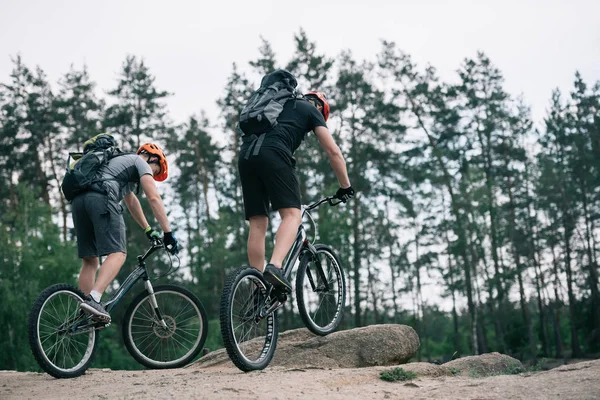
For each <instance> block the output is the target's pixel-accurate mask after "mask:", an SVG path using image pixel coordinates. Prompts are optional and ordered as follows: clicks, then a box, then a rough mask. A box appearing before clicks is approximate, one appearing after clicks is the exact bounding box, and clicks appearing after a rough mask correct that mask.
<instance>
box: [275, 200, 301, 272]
mask: <svg viewBox="0 0 600 400" xmlns="http://www.w3.org/2000/svg"><path fill="white" fill-rule="evenodd" d="M279 215H280V216H281V225H279V229H277V235H276V236H275V248H274V249H273V256H271V262H270V263H271V264H273V265H275V266H276V267H277V268H281V264H283V259H284V258H285V256H286V255H287V253H288V251H290V247H292V244H293V243H294V240H295V239H296V234H297V233H298V227H299V226H300V223H301V222H302V214H301V213H300V210H299V209H298V208H281V209H279Z"/></svg>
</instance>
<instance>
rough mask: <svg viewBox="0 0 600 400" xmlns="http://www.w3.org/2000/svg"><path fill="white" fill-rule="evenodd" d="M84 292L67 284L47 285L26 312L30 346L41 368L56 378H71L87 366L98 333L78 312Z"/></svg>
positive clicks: (90, 359) (86, 317)
mask: <svg viewBox="0 0 600 400" xmlns="http://www.w3.org/2000/svg"><path fill="white" fill-rule="evenodd" d="M84 297H85V296H84V294H83V293H82V292H81V291H80V290H79V289H77V288H75V287H74V286H71V285H67V284H57V285H52V286H50V287H48V288H46V289H45V290H44V291H42V293H41V294H40V295H39V297H38V298H37V299H36V301H35V302H34V304H33V307H32V309H31V312H30V313H29V321H28V331H29V332H28V333H29V346H30V347H31V351H32V353H33V356H34V357H35V359H36V361H37V362H38V364H39V365H40V367H41V368H42V369H43V370H44V371H46V372H47V373H48V374H50V375H52V376H53V377H55V378H74V377H77V376H80V375H82V374H83V373H84V372H85V371H86V370H87V369H88V367H89V365H90V363H91V362H92V359H93V357H94V354H95V352H96V348H97V347H98V334H97V332H96V330H95V327H94V324H93V323H92V322H91V321H90V316H89V315H87V314H85V313H80V310H79V304H81V302H82V301H83V298H84Z"/></svg>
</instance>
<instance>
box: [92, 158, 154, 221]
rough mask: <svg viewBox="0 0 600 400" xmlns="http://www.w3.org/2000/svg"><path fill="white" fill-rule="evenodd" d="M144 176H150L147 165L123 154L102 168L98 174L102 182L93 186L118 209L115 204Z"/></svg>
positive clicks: (150, 172)
mask: <svg viewBox="0 0 600 400" xmlns="http://www.w3.org/2000/svg"><path fill="white" fill-rule="evenodd" d="M144 174H150V175H152V170H151V169H150V166H149V165H148V163H146V162H145V161H144V160H143V159H142V158H141V157H140V156H138V155H136V154H124V155H120V156H117V157H115V158H113V159H111V160H110V161H109V162H108V164H107V165H105V166H104V167H102V169H101V170H100V173H99V174H98V179H99V180H101V181H102V182H100V183H97V184H95V185H97V187H98V188H99V189H100V191H101V192H105V193H106V194H107V196H108V198H109V200H111V202H112V203H113V204H112V206H113V207H115V208H116V209H120V207H117V204H118V203H119V202H120V201H121V200H123V197H125V195H126V194H127V193H129V192H132V191H133V190H134V189H135V186H136V184H138V183H139V181H140V178H141V176H142V175H144ZM115 203H117V204H115Z"/></svg>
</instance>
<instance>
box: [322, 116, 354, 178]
mask: <svg viewBox="0 0 600 400" xmlns="http://www.w3.org/2000/svg"><path fill="white" fill-rule="evenodd" d="M315 135H316V136H317V140H318V141H319V143H320V144H321V147H323V150H325V153H327V158H329V164H330V165H331V168H332V169H333V172H334V173H335V176H336V177H337V179H338V182H339V183H340V187H342V188H344V189H346V188H349V187H350V179H349V178H348V171H347V170H346V161H345V160H344V156H343V155H342V151H341V150H340V148H339V147H338V145H337V144H336V143H335V141H334V140H333V137H332V136H331V133H329V129H327V128H326V127H324V126H317V127H316V128H315Z"/></svg>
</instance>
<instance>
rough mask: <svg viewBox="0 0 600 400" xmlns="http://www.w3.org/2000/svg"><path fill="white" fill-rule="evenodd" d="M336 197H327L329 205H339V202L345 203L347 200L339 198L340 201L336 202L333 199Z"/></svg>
mask: <svg viewBox="0 0 600 400" xmlns="http://www.w3.org/2000/svg"><path fill="white" fill-rule="evenodd" d="M334 199H335V197H328V198H327V202H328V203H329V205H330V206H332V207H335V206H337V205H338V204H340V203H345V201H344V200H339V201H337V202H334V201H333V200H334Z"/></svg>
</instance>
